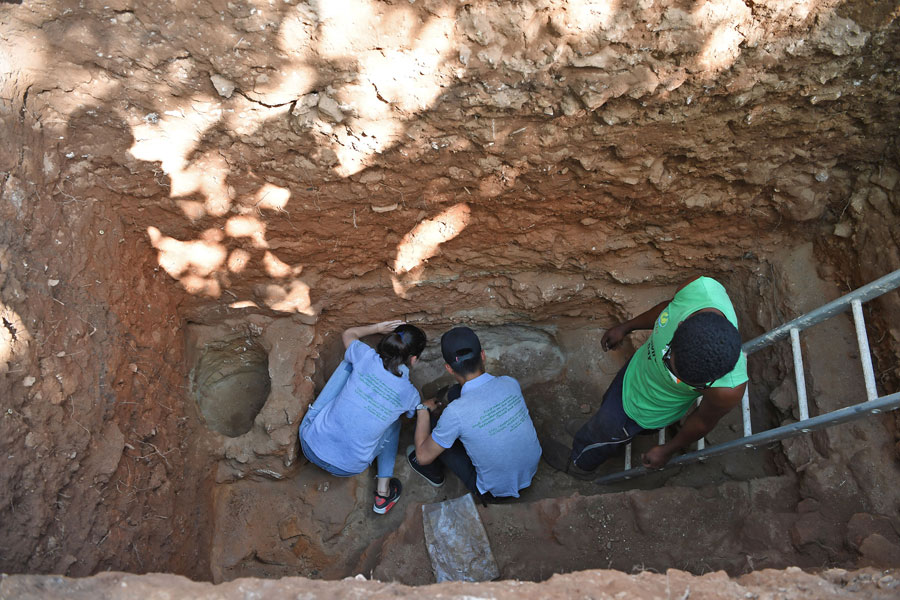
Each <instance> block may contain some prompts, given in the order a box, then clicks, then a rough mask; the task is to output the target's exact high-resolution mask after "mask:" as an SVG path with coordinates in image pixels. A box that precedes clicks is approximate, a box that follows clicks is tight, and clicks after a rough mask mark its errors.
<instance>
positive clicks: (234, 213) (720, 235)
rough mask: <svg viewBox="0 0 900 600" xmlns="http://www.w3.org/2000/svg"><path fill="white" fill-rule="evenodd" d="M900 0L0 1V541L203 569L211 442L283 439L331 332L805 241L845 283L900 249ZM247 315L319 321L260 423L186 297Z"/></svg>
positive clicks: (629, 295)
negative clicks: (195, 374) (227, 430)
mask: <svg viewBox="0 0 900 600" xmlns="http://www.w3.org/2000/svg"><path fill="white" fill-rule="evenodd" d="M897 11H898V5H897V3H896V2H881V3H869V2H862V1H860V2H837V1H834V0H826V1H823V2H812V3H806V2H803V3H800V2H797V3H784V2H780V1H779V2H775V1H772V2H766V1H762V2H755V1H754V2H748V3H744V2H738V1H736V0H715V1H709V2H674V1H672V2H670V1H663V2H652V1H647V2H639V3H631V4H629V3H604V4H593V3H588V2H581V1H576V0H569V1H564V0H530V1H526V2H518V3H515V4H510V5H507V4H499V3H496V2H489V1H473V2H465V3H446V2H436V1H418V2H403V1H399V0H398V1H396V2H375V1H374V0H373V1H370V2H360V3H358V4H355V5H354V6H353V8H352V10H351V9H348V7H347V6H345V5H344V4H342V3H338V2H322V3H316V2H309V3H305V2H295V1H294V0H290V1H286V2H277V3H268V2H262V1H259V2H255V1H242V2H224V1H210V2H187V1H184V2H181V1H179V2H140V3H138V2H129V1H127V0H113V1H109V2H93V1H86V2H74V1H71V0H64V1H62V2H40V1H34V2H31V1H27V0H26V1H24V2H22V3H21V4H5V3H4V4H2V5H0V15H2V19H0V23H2V24H0V30H2V36H0V39H2V40H3V41H2V42H0V43H2V48H3V53H2V58H0V61H2V62H0V67H2V68H0V135H2V139H4V140H5V141H6V143H5V144H3V145H2V146H0V199H2V200H0V216H2V224H0V312H2V316H3V325H4V327H3V328H0V336H2V337H0V353H2V354H0V375H2V378H0V398H2V408H3V414H2V415H0V446H2V450H3V452H4V453H5V456H6V463H5V467H4V469H3V471H2V475H0V477H2V479H0V518H2V520H3V522H4V524H5V527H4V528H3V532H0V547H2V548H3V550H2V552H0V570H3V571H7V572H56V573H68V574H70V575H84V574H88V573H92V572H95V571H100V570H104V569H106V568H114V569H124V570H128V571H136V572H142V571H146V570H165V571H172V572H176V573H184V574H187V575H190V576H192V577H204V576H206V575H207V571H208V565H207V564H206V560H207V559H206V554H205V548H206V537H205V536H208V531H207V529H206V528H207V526H208V523H207V519H208V517H207V513H208V510H207V509H208V506H207V504H208V497H209V496H208V493H207V492H208V489H207V488H208V486H209V485H211V483H212V480H213V478H214V477H215V476H216V474H215V469H214V468H213V466H212V463H213V461H215V460H217V459H219V458H223V457H224V456H225V455H228V454H229V453H231V454H230V455H231V456H237V455H242V453H247V454H248V455H250V457H251V458H253V455H254V454H255V452H256V451H255V450H253V448H257V449H262V450H260V452H261V453H262V454H263V456H262V458H260V461H261V463H262V464H264V465H270V462H271V460H270V456H269V455H267V454H266V452H270V454H272V455H275V456H276V458H277V462H280V464H281V465H282V467H284V466H286V465H288V466H289V465H290V464H292V461H293V459H294V457H295V455H296V452H295V448H293V449H292V447H291V446H290V442H289V441H287V440H288V436H287V434H284V432H286V431H289V429H290V428H291V427H292V426H293V424H294V423H296V420H297V419H299V418H300V417H301V416H302V413H303V410H304V407H305V403H306V402H308V400H309V395H310V390H311V385H310V383H309V381H310V380H309V377H310V376H311V370H312V363H311V361H312V360H313V359H314V358H315V357H316V356H317V352H318V348H319V347H322V346H323V345H324V344H325V342H326V341H327V335H328V332H331V331H334V330H336V329H338V328H339V327H342V326H346V325H350V324H355V323H357V322H359V321H372V320H380V319H382V318H387V317H401V318H408V319H415V320H420V321H422V322H424V323H428V324H429V325H430V326H432V327H435V328H440V327H443V326H446V325H447V324H449V323H451V322H460V321H465V322H472V323H491V324H496V323H505V322H526V323H527V322H530V321H545V322H546V321H550V320H565V319H574V320H582V321H589V320H595V319H596V320H598V321H602V322H605V321H607V320H609V319H611V318H618V317H621V316H623V315H625V314H628V313H630V312H632V311H633V309H634V308H635V307H638V306H641V303H642V302H644V301H645V300H646V299H647V298H649V297H651V296H652V291H653V290H654V289H655V288H658V287H659V286H670V285H672V284H674V283H679V282H681V281H682V280H684V279H685V278H687V277H689V276H692V275H695V274H699V273H709V274H713V275H718V276H721V277H724V278H727V277H729V276H731V277H739V276H741V274H743V273H758V272H760V271H761V270H763V269H765V268H766V266H767V265H768V264H770V263H769V262H768V261H769V258H770V257H771V256H773V255H774V254H775V253H777V252H778V251H779V250H780V249H782V248H784V247H794V246H796V245H798V244H800V243H803V242H815V245H816V246H815V247H816V249H817V254H816V258H817V260H820V261H822V263H823V264H831V265H833V268H834V271H833V272H832V273H831V275H830V276H831V277H832V278H835V279H840V280H843V281H846V284H847V288H848V289H849V288H852V287H856V286H858V285H860V284H862V283H864V282H866V281H868V280H870V279H872V278H874V277H875V276H879V275H881V274H883V273H884V272H886V271H888V270H892V269H896V268H898V267H900V257H898V251H897V244H898V239H897V236H898V235H900V234H898V231H900V228H898V227H897V226H896V223H897V215H898V211H900V189H898V187H897V182H898V173H900V170H898V169H900V165H898V157H900V155H898V148H897V138H896V125H897V123H898V110H900V108H898V107H900V103H898V102H897V100H898V98H897V96H898V77H897V73H896V65H897V64H900V56H898V54H900V26H898V24H897V22H896V20H895V19H896V16H897ZM876 306H877V307H878V308H877V311H873V313H872V320H873V327H874V328H875V331H877V332H879V333H881V334H883V335H880V336H879V337H878V338H877V339H876V342H877V344H876V353H877V357H878V372H879V377H880V378H881V381H882V382H883V385H886V386H889V385H896V382H897V381H898V379H900V378H898V374H897V370H896V369H897V367H896V364H897V361H896V356H898V355H900V331H898V328H897V326H896V325H895V324H896V323H897V322H898V321H897V318H896V317H897V316H898V314H900V312H898V311H900V305H898V302H897V301H896V299H894V300H890V299H889V300H886V301H883V302H881V303H880V304H878V305H876ZM760 310H761V311H762V312H764V313H766V314H767V315H768V314H769V312H767V311H772V312H775V311H773V309H772V308H771V307H770V306H768V305H763V306H762V307H761V308H760ZM250 315H254V316H255V317H254V318H258V319H262V320H264V321H265V322H266V323H269V322H275V321H277V320H280V319H289V320H290V322H291V323H292V327H297V328H298V329H301V330H303V331H304V334H303V335H310V340H311V341H309V342H308V343H306V344H304V347H306V348H308V352H309V354H307V352H305V351H304V352H301V351H299V350H298V351H294V350H291V353H290V354H289V355H287V354H286V355H285V356H289V358H287V359H285V360H287V361H288V363H287V364H290V365H292V367H293V372H295V373H296V375H293V376H291V377H288V378H287V379H285V380H284V381H283V386H282V388H281V390H282V392H283V393H284V394H285V395H286V396H285V397H287V396H292V397H293V398H296V403H293V404H290V405H288V404H284V405H279V409H281V407H282V406H284V407H285V410H284V411H283V414H282V411H281V410H279V411H277V412H278V413H279V414H278V415H275V414H273V412H272V411H270V412H269V413H268V415H269V416H268V417H266V418H268V419H270V420H269V421H264V422H260V423H259V424H258V425H259V427H258V428H257V429H256V430H255V431H256V434H253V435H262V434H260V432H268V431H270V430H274V429H278V430H279V431H280V432H281V433H280V434H279V435H282V434H284V435H285V436H286V437H285V438H284V439H285V441H284V442H283V443H282V444H281V445H280V446H278V448H275V449H273V450H265V448H269V447H270V446H272V438H270V437H257V438H254V440H255V441H254V442H253V444H252V445H245V446H242V447H241V448H239V449H234V448H233V447H232V449H231V450H229V449H228V447H227V444H226V443H225V442H224V441H223V440H222V439H221V438H220V437H217V436H215V435H214V434H211V433H210V432H208V430H207V429H206V428H205V427H204V426H203V424H202V422H201V420H200V419H199V418H198V415H197V411H196V409H195V408H194V407H193V404H192V401H191V399H190V396H189V394H188V391H187V387H188V384H187V382H188V377H187V375H188V372H189V370H190V368H191V367H192V365H190V364H188V362H189V361H186V360H185V355H186V354H188V353H189V350H190V349H189V348H188V347H187V346H188V344H187V343H186V341H185V335H186V331H187V329H188V324H189V323H197V324H199V325H202V326H210V327H219V326H222V324H223V323H227V322H231V321H234V320H246V319H248V317H249V316H250ZM313 326H315V328H316V331H315V335H314V336H313V335H312V333H310V332H309V331H308V329H307V328H310V327H313ZM288 329H290V328H288ZM273 343H274V342H273ZM285 402H286V400H285ZM279 419H280V420H279ZM276 420H277V426H276V425H273V424H275V423H276ZM266 435H268V434H266ZM276 445H277V444H276ZM248 449H249V450H248ZM292 453H293V455H292ZM242 456H243V455H242ZM234 462H235V461H232V463H231V464H230V466H229V472H228V473H225V474H224V475H222V476H223V477H232V476H243V475H245V474H246V469H244V470H243V471H242V470H241V467H240V465H237V466H235V464H234ZM241 464H245V463H241ZM267 468H268V467H267ZM234 469H236V473H235V472H232V470H234Z"/></svg>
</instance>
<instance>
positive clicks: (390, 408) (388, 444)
mask: <svg viewBox="0 0 900 600" xmlns="http://www.w3.org/2000/svg"><path fill="white" fill-rule="evenodd" d="M376 333H380V334H383V337H382V338H381V341H380V342H379V343H378V346H377V347H376V348H375V349H374V350H373V349H372V348H370V347H369V346H367V345H366V344H364V343H362V342H361V341H359V339H360V338H362V337H365V336H367V335H372V334H376ZM341 337H342V340H343V342H344V347H345V348H346V352H345V353H344V360H343V362H341V364H340V365H339V366H338V368H337V369H336V370H335V372H334V373H333V374H332V375H331V377H330V378H329V380H328V383H327V384H325V387H324V388H323V389H322V391H321V392H320V393H319V396H318V398H316V401H315V402H314V403H313V404H312V405H311V406H310V407H309V410H307V412H306V416H305V417H304V418H303V421H302V422H301V424H300V447H301V448H302V450H303V454H304V456H306V458H307V459H308V460H309V461H310V462H311V463H313V464H314V465H316V466H318V467H320V468H322V469H324V470H325V471H328V472H329V473H331V474H332V475H336V476H338V477H351V476H353V475H357V474H359V473H362V472H363V471H365V470H366V469H367V468H368V467H369V464H370V463H371V462H372V461H373V460H374V461H375V462H376V466H377V470H378V484H377V489H376V490H375V503H374V505H373V507H372V510H374V511H375V512H376V513H378V514H384V513H386V512H388V511H389V510H390V509H391V507H393V506H394V504H396V503H397V500H399V498H400V491H401V489H402V486H401V484H400V481H399V480H398V479H395V478H393V477H392V476H393V474H394V461H395V459H396V457H397V446H398V444H399V442H400V415H402V414H404V413H407V414H408V415H409V416H412V414H413V412H412V411H413V409H414V408H415V407H416V406H417V405H418V404H419V400H420V397H419V392H418V391H417V390H416V388H415V387H414V386H413V384H412V383H410V381H409V368H410V367H412V366H413V365H414V364H415V363H416V360H418V358H419V355H420V354H422V350H424V349H425V342H426V340H425V333H424V332H423V331H422V330H421V329H419V328H418V327H415V326H413V325H407V324H405V323H403V322H402V321H384V322H382V323H376V324H374V325H364V326H361V327H351V328H350V329H348V330H346V331H345V332H344V333H343V335H342V336H341Z"/></svg>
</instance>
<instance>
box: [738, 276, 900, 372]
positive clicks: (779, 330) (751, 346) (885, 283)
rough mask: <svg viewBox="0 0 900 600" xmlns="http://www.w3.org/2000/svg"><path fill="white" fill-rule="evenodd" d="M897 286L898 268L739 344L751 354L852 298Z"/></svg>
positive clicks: (863, 298)
mask: <svg viewBox="0 0 900 600" xmlns="http://www.w3.org/2000/svg"><path fill="white" fill-rule="evenodd" d="M897 287H900V269H897V270H896V271H894V272H892V273H888V274H887V275H885V276H884V277H881V278H879V279H876V280H875V281H873V282H871V283H868V284H866V285H864V286H862V287H861V288H859V289H856V290H853V291H852V292H850V293H849V294H845V295H843V296H841V297H840V298H837V299H836V300H832V301H831V302H829V303H828V304H824V305H822V306H820V307H819V308H817V309H815V310H811V311H809V312H808V313H806V314H805V315H802V316H799V317H797V318H796V319H794V320H793V321H788V322H787V323H785V324H784V325H781V326H780V327H776V328H775V329H772V330H771V331H767V332H766V333H764V334H762V335H761V336H758V337H755V338H753V339H752V340H750V341H749V342H747V343H746V344H744V345H743V346H741V349H742V350H743V351H744V354H747V355H750V354H753V353H754V352H756V351H757V350H760V349H762V348H765V347H766V346H769V345H771V344H774V343H775V342H777V341H778V340H780V339H783V338H786V337H787V336H789V335H790V334H791V329H799V330H801V331H802V330H803V329H806V328H808V327H811V326H813V325H815V324H816V323H821V322H822V321H825V320H826V319H830V318H831V317H833V316H835V315H837V314H840V313H842V312H844V311H845V310H848V309H849V308H850V303H851V302H853V301H854V300H859V301H860V302H867V301H869V300H872V299H874V298H877V297H878V296H881V295H883V294H886V293H888V292H890V291H892V290H894V289H896V288H897Z"/></svg>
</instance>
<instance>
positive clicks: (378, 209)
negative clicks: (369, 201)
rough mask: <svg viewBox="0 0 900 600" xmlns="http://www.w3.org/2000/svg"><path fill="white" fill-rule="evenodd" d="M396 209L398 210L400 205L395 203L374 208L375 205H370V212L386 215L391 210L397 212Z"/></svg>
mask: <svg viewBox="0 0 900 600" xmlns="http://www.w3.org/2000/svg"><path fill="white" fill-rule="evenodd" d="M398 208H400V205H399V204H397V203H394V204H388V205H387V206H375V205H374V204H373V205H372V212H377V213H386V212H391V211H392V210H397V209H398Z"/></svg>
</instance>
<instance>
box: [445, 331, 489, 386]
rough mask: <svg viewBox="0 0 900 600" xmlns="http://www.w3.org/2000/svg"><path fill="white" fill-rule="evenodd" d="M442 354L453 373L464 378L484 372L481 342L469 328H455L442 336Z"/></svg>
mask: <svg viewBox="0 0 900 600" xmlns="http://www.w3.org/2000/svg"><path fill="white" fill-rule="evenodd" d="M441 354H442V355H443V357H444V362H446V363H447V364H448V365H450V368H451V369H453V372H454V373H456V374H458V375H462V376H463V377H466V376H468V375H471V374H472V373H477V372H479V371H484V361H483V360H482V359H481V341H480V340H479V339H478V336H477V335H475V332H474V331H472V330H471V329H469V328H468V327H454V328H453V329H451V330H450V331H448V332H447V333H445V334H444V335H442V336H441Z"/></svg>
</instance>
